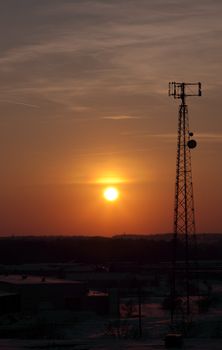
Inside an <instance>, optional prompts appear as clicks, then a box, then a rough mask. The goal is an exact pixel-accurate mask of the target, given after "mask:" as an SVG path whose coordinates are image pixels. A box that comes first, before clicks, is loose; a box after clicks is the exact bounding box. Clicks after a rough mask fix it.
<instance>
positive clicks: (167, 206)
mask: <svg viewBox="0 0 222 350" xmlns="http://www.w3.org/2000/svg"><path fill="white" fill-rule="evenodd" d="M0 10H1V11H0V16H1V21H0V23H1V26H2V30H1V34H0V48H1V57H0V84H1V96H0V107H1V117H0V123H1V127H0V140H1V148H0V160H1V164H2V167H1V175H0V178H1V182H0V198H1V201H0V234H1V235H12V234H15V235H16V234H18V235H23V234H24V235H32V234H39V235H47V234H49V235H52V234H68V235H72V234H74V235H82V234H84V235H97V234H98V235H114V234H122V233H127V234H135V233H139V234H141V233H142V234H146V233H147V234H151V233H164V232H171V231H172V226H173V224H172V222H173V220H172V219H173V204H174V203H173V201H174V182H175V166H176V141H177V140H176V133H177V112H178V101H174V100H173V99H172V98H169V97H168V95H167V93H168V82H169V81H187V82H190V81H194V82H195V81H201V82H202V84H203V97H201V98H190V99H189V100H188V107H189V112H190V126H191V130H192V131H193V132H194V134H195V138H196V140H197V142H198V147H197V149H195V150H194V151H192V163H193V180H194V192H195V207H196V221H197V229H198V232H222V220H221V206H222V188H221V178H222V164H221V151H222V118H221V100H222V98H221V89H220V87H221V76H222V68H221V59H222V48H221V32H222V22H221V15H222V3H220V2H219V1H216V0H215V1H211V0H204V1H200V0H198V1H196V2H194V1H191V0H186V1H185V0H182V1H180V2H177V1H174V0H166V1H163V0H151V1H147V0H132V1H129V0H118V1H117V0H112V1H111V0H107V1H102V0H91V1H86V0H81V1H78V0H77V1H70V0H63V1H60V0H44V1H34V0H20V1H17V0H10V1H7V2H2V3H1V4H0ZM110 177H111V178H112V179H113V180H111V181H110V182H109V180H107V179H109V178H110ZM104 178H105V179H106V182H107V185H109V184H110V185H111V184H112V182H113V181H114V182H116V186H117V187H118V188H119V191H120V198H119V200H118V201H116V202H115V203H107V202H106V201H105V200H104V198H103V190H104V188H105V186H106V184H104ZM101 179H102V180H101Z"/></svg>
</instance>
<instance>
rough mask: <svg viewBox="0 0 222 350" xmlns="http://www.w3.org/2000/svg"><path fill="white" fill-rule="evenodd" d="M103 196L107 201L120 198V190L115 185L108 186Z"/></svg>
mask: <svg viewBox="0 0 222 350" xmlns="http://www.w3.org/2000/svg"><path fill="white" fill-rule="evenodd" d="M103 196H104V198H105V199H106V200H107V201H110V202H113V201H115V200H117V199H118V197H119V191H118V190H117V188H115V187H107V188H106V189H105V190H104V192H103Z"/></svg>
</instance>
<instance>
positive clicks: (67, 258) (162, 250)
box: [0, 235, 222, 264]
mask: <svg viewBox="0 0 222 350" xmlns="http://www.w3.org/2000/svg"><path fill="white" fill-rule="evenodd" d="M166 237H167V238H166ZM166 237H165V236H164V235H160V236H159V238H158V239H157V237H156V236H155V239H152V237H150V238H149V239H147V238H142V237H138V239H135V238H134V239H131V238H120V237H114V238H105V237H88V238H81V237H79V238H78V237H62V236H61V237H8V238H7V237H4V238H1V239H0V263H1V264H22V263H47V262H48V263H49V262H61V263H62V262H75V261H76V262H84V263H94V264H104V263H106V262H116V261H117V262H118V261H135V262H138V263H157V262H164V261H170V260H171V257H172V242H171V240H170V239H169V235H166ZM205 238H206V239H204V240H203V239H201V241H200V243H199V244H198V249H197V252H198V259H200V260H220V259H221V251H222V235H221V236H219V235H217V239H215V240H212V235H211V237H210V239H209V243H208V240H207V237H205ZM178 252H179V253H178V254H179V255H178V256H181V257H182V256H183V244H182V242H179V244H178ZM195 254H196V250H195V249H193V248H192V247H191V250H190V256H191V258H192V257H194V256H195Z"/></svg>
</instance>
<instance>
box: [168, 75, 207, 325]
mask: <svg viewBox="0 0 222 350" xmlns="http://www.w3.org/2000/svg"><path fill="white" fill-rule="evenodd" d="M169 96H173V97H174V98H175V99H180V101H181V103H180V106H179V113H178V136H177V158H176V187H175V202H174V234H173V268H172V283H171V301H172V304H171V325H173V324H174V322H175V317H176V315H175V314H176V302H177V298H178V297H179V296H180V295H182V296H184V295H185V315H186V319H188V318H189V315H190V312H191V305H190V304H191V300H190V292H191V291H190V288H191V285H190V248H191V239H194V242H195V241H196V237H195V213H194V197H193V182H192V166H191V150H192V149H194V148H195V147H196V145H197V143H196V141H195V140H194V139H193V138H192V137H193V133H192V132H190V129H189V117H188V108H187V104H186V99H187V97H191V96H201V83H199V82H198V83H176V82H171V83H169ZM181 242H182V246H183V247H182V248H181ZM181 249H182V251H181ZM179 260H180V263H179ZM181 260H182V263H181ZM183 261H184V264H183ZM182 280H183V281H184V282H183V283H182ZM181 285H184V288H185V290H184V292H183V291H181ZM179 289H180V291H179Z"/></svg>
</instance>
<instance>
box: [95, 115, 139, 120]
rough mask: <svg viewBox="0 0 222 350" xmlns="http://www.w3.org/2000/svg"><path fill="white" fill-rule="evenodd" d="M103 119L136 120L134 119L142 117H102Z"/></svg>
mask: <svg viewBox="0 0 222 350" xmlns="http://www.w3.org/2000/svg"><path fill="white" fill-rule="evenodd" d="M101 119H108V120H134V119H141V117H136V116H132V115H110V116H105V117H102V118H101Z"/></svg>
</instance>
